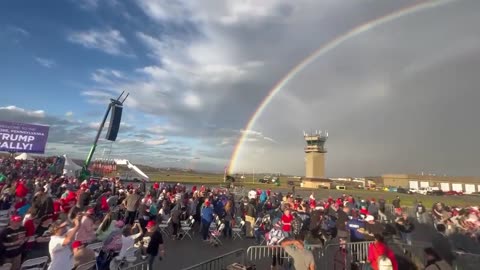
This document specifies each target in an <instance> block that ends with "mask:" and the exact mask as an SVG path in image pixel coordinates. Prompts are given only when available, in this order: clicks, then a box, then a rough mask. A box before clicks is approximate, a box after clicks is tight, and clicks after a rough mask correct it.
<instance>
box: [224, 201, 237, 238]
mask: <svg viewBox="0 0 480 270" xmlns="http://www.w3.org/2000/svg"><path fill="white" fill-rule="evenodd" d="M232 205H233V204H232V201H230V200H228V201H227V203H226V204H225V218H224V221H225V229H224V230H223V236H224V237H228V238H232V221H233V220H234V219H235V218H234V217H235V215H234V212H233V207H232Z"/></svg>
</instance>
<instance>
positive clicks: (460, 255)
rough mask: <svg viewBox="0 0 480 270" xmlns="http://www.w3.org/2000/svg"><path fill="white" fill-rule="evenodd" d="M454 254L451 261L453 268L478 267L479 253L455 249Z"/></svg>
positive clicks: (479, 262) (467, 269) (479, 261)
mask: <svg viewBox="0 0 480 270" xmlns="http://www.w3.org/2000/svg"><path fill="white" fill-rule="evenodd" d="M454 254H455V261H454V262H453V269H455V270H470V269H479V268H480V254H473V253H466V252H461V251H457V252H455V253H454Z"/></svg>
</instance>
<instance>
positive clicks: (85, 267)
mask: <svg viewBox="0 0 480 270" xmlns="http://www.w3.org/2000/svg"><path fill="white" fill-rule="evenodd" d="M75 269H76V270H92V269H97V261H96V260H93V261H90V262H88V263H84V264H81V265H79V266H77V268H75Z"/></svg>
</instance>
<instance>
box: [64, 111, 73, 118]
mask: <svg viewBox="0 0 480 270" xmlns="http://www.w3.org/2000/svg"><path fill="white" fill-rule="evenodd" d="M65 116H66V117H72V116H73V112H72V111H68V112H66V113H65Z"/></svg>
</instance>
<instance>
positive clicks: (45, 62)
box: [34, 57, 55, 68]
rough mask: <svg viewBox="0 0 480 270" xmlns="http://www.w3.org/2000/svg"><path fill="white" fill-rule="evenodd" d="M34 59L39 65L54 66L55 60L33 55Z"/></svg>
mask: <svg viewBox="0 0 480 270" xmlns="http://www.w3.org/2000/svg"><path fill="white" fill-rule="evenodd" d="M34 59H35V61H37V63H39V64H40V65H42V66H44V67H46V68H52V67H53V66H55V61H53V60H52V59H47V58H42V57H35V58H34Z"/></svg>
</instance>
